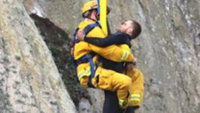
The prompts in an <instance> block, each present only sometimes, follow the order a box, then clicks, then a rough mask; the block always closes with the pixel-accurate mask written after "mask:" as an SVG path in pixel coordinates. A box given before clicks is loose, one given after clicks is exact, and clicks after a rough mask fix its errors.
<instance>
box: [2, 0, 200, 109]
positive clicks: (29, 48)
mask: <svg viewBox="0 0 200 113" xmlns="http://www.w3.org/2000/svg"><path fill="white" fill-rule="evenodd" d="M85 1H87V0H81V1H80V0H24V1H23V3H24V5H25V6H26V11H25V8H24V5H23V4H22V1H21V0H1V1H0V6H1V7H0V31H1V32H0V62H1V63H0V73H1V76H0V81H1V82H0V111H3V113H13V112H26V113H29V112H30V111H32V113H35V112H44V113H51V112H62V111H63V112H64V111H65V109H67V110H68V111H67V112H66V113H74V112H75V110H74V107H73V104H72V102H71V101H70V99H69V96H66V95H67V92H66V91H65V90H64V86H63V83H62V81H61V79H60V77H59V74H58V72H57V69H56V67H55V65H54V62H53V61H52V58H51V54H50V53H49V50H48V49H47V47H46V45H45V43H44V41H43V40H42V38H41V36H40V35H39V33H38V31H37V28H36V27H35V25H34V23H33V22H32V21H31V20H30V17H29V16H28V13H29V14H31V13H36V14H37V15H39V16H40V17H43V18H49V19H50V20H51V21H52V22H53V23H54V24H55V25H56V26H59V27H60V28H62V29H63V30H64V31H65V32H67V33H68V34H69V36H71V35H72V34H73V32H74V30H75V28H76V26H77V25H78V23H79V21H80V20H81V12H80V10H81V7H82V5H83V3H84V2H85ZM108 2H109V5H110V6H111V8H112V11H111V13H110V14H109V21H110V25H111V28H112V31H113V32H114V31H115V29H116V28H117V27H118V25H119V24H120V23H121V22H122V21H124V20H127V19H136V20H137V21H139V22H140V23H141V25H142V28H143V31H142V34H141V35H140V37H139V38H138V39H137V40H136V41H135V42H134V46H133V53H134V55H135V57H136V58H137V62H138V67H139V68H140V69H141V70H142V71H143V73H144V75H145V96H144V103H143V106H142V107H141V108H140V110H139V113H199V111H200V1H199V0H148V1H147V0H108ZM38 59H39V60H38ZM70 66H71V64H70V63H69V64H67V67H68V68H66V69H68V70H69V72H70V71H71V70H70V69H71V68H70ZM57 67H59V66H58V65H57ZM59 68H60V67H59ZM2 75H3V76H2ZM56 81H57V82H56ZM46 92H47V93H46ZM70 92H71V91H70ZM89 94H90V95H91V96H90V97H91V99H88V98H85V97H84V98H81V99H80V100H77V101H80V103H79V102H77V103H79V104H78V105H79V107H78V105H77V107H78V111H79V112H80V113H90V112H92V113H101V109H102V102H103V99H102V98H100V99H98V98H96V97H98V96H102V97H103V93H102V92H99V91H97V92H96V91H94V93H93V91H91V90H90V91H89ZM71 95H73V93H71ZM93 95H95V96H96V97H94V96H93ZM67 101H69V102H67ZM82 103H86V104H82ZM100 103H101V104H100ZM71 105H72V107H64V106H71ZM44 106H45V108H44ZM46 107H47V108H46ZM64 108H65V109H64ZM88 108H92V109H88ZM69 109H71V110H72V111H70V110H69ZM49 111H51V112H49Z"/></svg>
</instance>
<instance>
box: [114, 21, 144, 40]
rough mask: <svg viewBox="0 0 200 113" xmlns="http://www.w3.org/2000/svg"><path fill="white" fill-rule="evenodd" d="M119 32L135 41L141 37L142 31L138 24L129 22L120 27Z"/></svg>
mask: <svg viewBox="0 0 200 113" xmlns="http://www.w3.org/2000/svg"><path fill="white" fill-rule="evenodd" d="M118 31H119V32H122V33H126V34H128V35H130V36H131V39H135V38H137V37H138V36H139V35H140V33H141V31H142V29H141V26H140V24H139V23H138V22H136V21H134V20H128V21H126V22H123V23H122V24H121V25H120V27H119V29H118Z"/></svg>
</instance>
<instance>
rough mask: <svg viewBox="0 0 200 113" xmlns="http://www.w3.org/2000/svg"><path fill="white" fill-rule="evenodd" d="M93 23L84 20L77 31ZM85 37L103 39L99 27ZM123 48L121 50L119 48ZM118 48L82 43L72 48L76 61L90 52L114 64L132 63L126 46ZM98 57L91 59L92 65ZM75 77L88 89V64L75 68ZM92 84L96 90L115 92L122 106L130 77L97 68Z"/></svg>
mask: <svg viewBox="0 0 200 113" xmlns="http://www.w3.org/2000/svg"><path fill="white" fill-rule="evenodd" d="M93 23H95V22H94V21H92V20H85V21H83V22H81V23H80V25H79V29H80V30H82V29H84V28H85V27H86V26H87V25H89V24H93ZM87 37H101V38H105V35H104V33H103V32H102V30H101V28H100V27H95V28H94V29H92V30H91V31H90V32H89V33H88V34H87ZM122 46H123V47H124V48H121V47H122ZM121 47H120V46H117V45H111V46H108V47H105V48H101V47H97V46H95V45H92V44H89V43H87V42H84V41H80V42H79V43H76V44H75V46H74V59H75V60H78V59H80V58H81V57H82V56H84V55H86V54H88V53H90V52H91V51H93V52H95V53H97V54H99V55H101V56H103V57H104V58H107V59H109V60H112V61H115V62H132V61H133V55H132V54H131V50H130V48H129V47H128V45H126V44H123V45H121ZM97 59H98V55H95V56H94V57H93V62H94V64H96V63H97ZM77 75H78V79H79V81H80V84H81V85H82V86H84V87H88V85H87V84H88V80H89V76H90V75H91V71H90V64H89V62H88V63H81V64H78V66H77ZM92 84H93V85H94V87H96V88H100V89H103V90H110V91H117V95H118V98H119V102H120V105H121V106H122V104H124V102H125V100H126V99H127V95H128V94H129V89H130V86H131V79H130V77H128V76H126V75H124V74H120V73H117V72H115V71H112V70H107V69H104V68H102V67H101V66H98V67H97V69H96V73H95V76H94V77H93V78H92Z"/></svg>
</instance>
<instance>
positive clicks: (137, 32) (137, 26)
mask: <svg viewBox="0 0 200 113" xmlns="http://www.w3.org/2000/svg"><path fill="white" fill-rule="evenodd" d="M131 21H132V26H133V32H132V36H131V39H136V38H137V37H138V36H139V35H140V33H141V32H142V28H141V25H140V24H139V23H138V22H137V21H135V20H131Z"/></svg>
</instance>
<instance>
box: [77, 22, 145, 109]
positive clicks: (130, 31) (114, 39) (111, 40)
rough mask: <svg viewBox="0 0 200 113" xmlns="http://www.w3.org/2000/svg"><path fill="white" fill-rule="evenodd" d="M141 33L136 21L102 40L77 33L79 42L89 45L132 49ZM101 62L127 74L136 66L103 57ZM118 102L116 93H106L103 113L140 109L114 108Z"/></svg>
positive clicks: (109, 67) (124, 23)
mask: <svg viewBox="0 0 200 113" xmlns="http://www.w3.org/2000/svg"><path fill="white" fill-rule="evenodd" d="M140 33H141V26H140V24H139V23H137V22H136V21H134V20H128V21H126V22H123V23H122V24H121V26H120V27H119V29H118V32H117V33H115V34H113V35H109V36H108V37H107V38H103V39H102V38H98V37H85V35H84V34H83V32H81V31H79V32H78V33H77V37H78V39H79V40H84V41H86V42H88V43H91V44H94V45H96V46H100V47H107V46H110V45H113V44H116V45H120V44H127V45H128V46H129V47H130V48H131V43H130V41H131V40H132V39H135V38H137V37H138V35H139V34H140ZM99 60H100V61H99V62H101V65H102V66H103V67H104V68H106V69H111V70H114V71H116V72H119V73H123V72H126V69H125V68H126V66H127V65H129V66H127V67H131V68H133V67H134V66H135V63H134V62H131V63H125V62H120V63H119V62H113V61H110V60H107V59H106V58H103V57H101V58H100V59H99ZM141 82H143V81H141ZM141 87H143V86H141ZM142 93H143V92H142ZM130 95H131V94H130ZM116 101H117V96H116V93H115V92H110V91H105V102H104V109H103V110H104V111H103V113H111V112H110V110H109V109H117V112H118V113H122V112H124V111H125V113H134V112H135V110H136V109H137V108H139V106H138V105H133V106H129V107H128V108H127V109H126V110H122V109H118V108H119V107H118V108H112V107H113V106H115V107H116V106H118V105H116V103H118V102H116ZM140 103H141V102H140ZM110 107H111V108H110ZM119 111H120V112H119Z"/></svg>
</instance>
